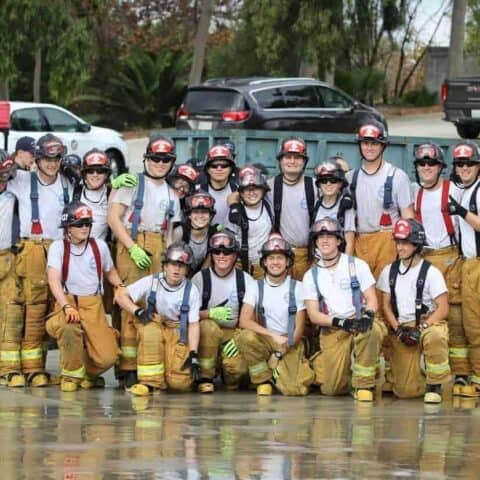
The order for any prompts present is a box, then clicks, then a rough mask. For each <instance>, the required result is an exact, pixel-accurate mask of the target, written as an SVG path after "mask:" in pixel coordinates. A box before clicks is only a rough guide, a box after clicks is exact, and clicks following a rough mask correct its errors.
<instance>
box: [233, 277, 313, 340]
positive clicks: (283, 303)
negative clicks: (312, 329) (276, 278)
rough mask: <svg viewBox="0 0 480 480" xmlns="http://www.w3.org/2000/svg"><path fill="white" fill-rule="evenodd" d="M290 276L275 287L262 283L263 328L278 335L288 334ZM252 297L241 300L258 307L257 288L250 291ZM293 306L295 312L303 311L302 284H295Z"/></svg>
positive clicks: (265, 282)
mask: <svg viewBox="0 0 480 480" xmlns="http://www.w3.org/2000/svg"><path fill="white" fill-rule="evenodd" d="M290 278H291V277H290V276H288V277H287V278H286V279H285V281H284V282H283V283H282V284H281V285H279V286H277V287H272V286H271V285H270V284H269V283H268V282H267V281H266V280H265V281H264V291H263V308H264V317H265V328H267V329H268V330H272V331H273V332H275V333H278V334H280V335H285V334H287V333H288V306H289V303H290ZM251 293H252V296H248V297H247V296H246V295H245V298H244V300H243V302H244V303H248V304H249V305H251V306H252V307H254V308H257V306H258V298H259V288H258V282H256V288H255V289H252V292H251ZM295 304H296V306H297V311H300V310H305V303H304V293H303V285H302V282H296V283H295Z"/></svg>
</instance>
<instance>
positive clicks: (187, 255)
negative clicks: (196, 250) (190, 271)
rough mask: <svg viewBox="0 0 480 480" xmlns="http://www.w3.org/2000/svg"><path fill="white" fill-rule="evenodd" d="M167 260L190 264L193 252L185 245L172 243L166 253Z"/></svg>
mask: <svg viewBox="0 0 480 480" xmlns="http://www.w3.org/2000/svg"><path fill="white" fill-rule="evenodd" d="M165 261H166V262H177V263H183V264H184V265H190V264H191V263H192V254H191V251H188V250H187V248H185V246H176V245H171V246H170V247H169V248H168V249H167V252H166V254H165Z"/></svg>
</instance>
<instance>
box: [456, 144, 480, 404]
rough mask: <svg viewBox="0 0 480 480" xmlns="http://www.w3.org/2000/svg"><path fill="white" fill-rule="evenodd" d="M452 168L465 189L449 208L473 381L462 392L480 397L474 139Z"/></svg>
mask: <svg viewBox="0 0 480 480" xmlns="http://www.w3.org/2000/svg"><path fill="white" fill-rule="evenodd" d="M453 169H454V177H455V178H456V179H458V180H459V181H460V183H461V184H462V186H463V188H464V191H463V196H462V200H461V202H458V201H457V200H455V198H454V197H453V196H451V197H450V202H449V206H448V208H449V212H450V214H452V215H456V217H457V218H458V221H459V231H460V251H461V253H462V256H463V262H462V278H461V294H462V317H463V318H462V320H463V328H464V331H465V336H466V339H467V344H468V360H469V370H470V371H469V373H471V376H470V379H469V380H470V383H469V384H467V385H464V386H462V387H461V390H460V394H461V395H463V396H480V331H479V328H478V325H479V319H480V303H479V301H478V299H479V297H480V215H479V211H478V205H479V199H480V180H479V177H480V149H479V147H478V145H477V144H476V143H475V142H473V141H469V140H465V141H463V142H461V143H459V144H457V145H456V146H455V147H454V149H453Z"/></svg>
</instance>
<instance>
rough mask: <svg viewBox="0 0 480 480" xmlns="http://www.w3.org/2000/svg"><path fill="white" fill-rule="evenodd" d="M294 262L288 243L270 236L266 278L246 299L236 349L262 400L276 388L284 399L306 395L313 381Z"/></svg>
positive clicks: (263, 255)
mask: <svg viewBox="0 0 480 480" xmlns="http://www.w3.org/2000/svg"><path fill="white" fill-rule="evenodd" d="M293 259H294V253H293V249H292V247H291V246H290V245H289V244H288V242H286V241H285V240H284V239H283V238H282V236H281V235H280V234H279V233H272V234H270V235H269V236H268V237H267V241H266V242H265V243H264V244H263V245H262V248H261V259H260V263H261V266H262V268H263V269H264V270H265V279H260V280H257V285H256V287H257V288H256V289H254V290H253V297H249V296H245V298H244V304H243V308H242V312H241V314H240V327H241V328H242V330H241V333H240V335H239V336H238V340H237V344H238V348H239V350H240V352H241V353H242V354H243V356H244V357H245V361H246V362H247V365H248V369H249V372H250V378H251V381H252V383H253V384H254V385H257V394H258V395H271V394H272V390H273V388H272V387H273V386H275V387H276V389H277V390H278V391H279V392H281V393H282V394H284V395H307V394H308V392H309V386H310V384H311V383H312V382H313V379H314V374H313V371H312V369H311V368H310V366H309V364H308V361H307V360H306V359H305V355H304V347H303V343H302V335H303V333H304V326H305V304H304V293H303V286H302V283H301V282H297V281H296V280H294V279H293V278H292V277H291V276H290V275H289V274H288V270H289V268H290V267H291V266H292V264H293Z"/></svg>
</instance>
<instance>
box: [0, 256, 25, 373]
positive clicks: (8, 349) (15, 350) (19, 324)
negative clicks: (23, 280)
mask: <svg viewBox="0 0 480 480" xmlns="http://www.w3.org/2000/svg"><path fill="white" fill-rule="evenodd" d="M22 304H23V297H22V294H21V288H20V284H19V281H18V278H17V275H16V273H15V256H14V254H13V253H12V252H10V251H9V250H2V251H0V376H5V375H8V374H9V373H14V372H21V371H22V364H21V360H20V350H21V344H22V330H23V305H22Z"/></svg>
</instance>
